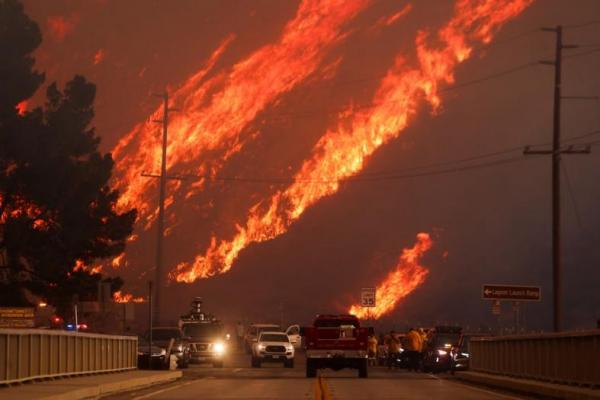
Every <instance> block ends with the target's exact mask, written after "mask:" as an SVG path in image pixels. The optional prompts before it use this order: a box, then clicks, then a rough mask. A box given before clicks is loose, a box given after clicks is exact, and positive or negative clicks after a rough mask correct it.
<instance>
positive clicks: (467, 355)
mask: <svg viewBox="0 0 600 400" xmlns="http://www.w3.org/2000/svg"><path fill="white" fill-rule="evenodd" d="M460 355H461V356H463V357H465V358H469V353H460Z"/></svg>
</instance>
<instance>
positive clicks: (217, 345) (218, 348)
mask: <svg viewBox="0 0 600 400" xmlns="http://www.w3.org/2000/svg"><path fill="white" fill-rule="evenodd" d="M213 350H214V352H215V353H219V354H223V353H225V345H224V344H223V343H215V344H214V345H213Z"/></svg>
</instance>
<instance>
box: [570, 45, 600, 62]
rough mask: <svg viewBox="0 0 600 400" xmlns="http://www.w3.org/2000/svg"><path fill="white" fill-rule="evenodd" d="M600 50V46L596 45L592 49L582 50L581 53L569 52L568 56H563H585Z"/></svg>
mask: <svg viewBox="0 0 600 400" xmlns="http://www.w3.org/2000/svg"><path fill="white" fill-rule="evenodd" d="M599 51H600V47H596V48H593V49H592V50H588V51H582V52H580V53H573V54H569V55H568V56H564V57H563V58H565V59H569V58H577V57H583V56H588V55H590V54H594V53H597V52H599Z"/></svg>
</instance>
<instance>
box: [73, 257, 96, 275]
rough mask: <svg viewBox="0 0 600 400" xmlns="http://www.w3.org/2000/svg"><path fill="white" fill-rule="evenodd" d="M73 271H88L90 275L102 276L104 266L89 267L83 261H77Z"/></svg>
mask: <svg viewBox="0 0 600 400" xmlns="http://www.w3.org/2000/svg"><path fill="white" fill-rule="evenodd" d="M73 271H87V272H88V273H90V274H92V275H93V274H100V273H102V265H96V266H89V265H86V263H85V262H83V260H77V261H75V266H74V267H73Z"/></svg>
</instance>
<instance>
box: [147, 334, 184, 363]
mask: <svg viewBox="0 0 600 400" xmlns="http://www.w3.org/2000/svg"><path fill="white" fill-rule="evenodd" d="M171 339H173V346H172V347H171V352H170V354H169V355H171V354H173V355H175V356H176V357H177V366H178V367H179V368H187V367H188V366H189V364H190V346H189V341H188V340H187V338H185V337H184V335H183V332H182V331H181V329H179V328H178V327H176V326H174V327H170V326H165V327H156V328H152V345H153V346H156V347H158V348H160V349H162V350H165V355H164V356H165V357H168V356H167V354H166V353H167V352H168V351H169V349H168V347H169V343H170V342H171ZM144 340H145V341H146V342H148V341H149V340H150V332H146V334H145V335H144ZM152 357H153V358H154V351H153V353H152ZM165 364H167V363H166V362H165Z"/></svg>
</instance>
